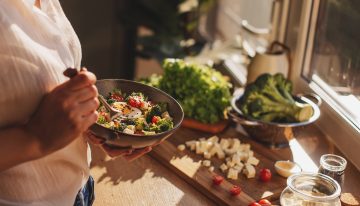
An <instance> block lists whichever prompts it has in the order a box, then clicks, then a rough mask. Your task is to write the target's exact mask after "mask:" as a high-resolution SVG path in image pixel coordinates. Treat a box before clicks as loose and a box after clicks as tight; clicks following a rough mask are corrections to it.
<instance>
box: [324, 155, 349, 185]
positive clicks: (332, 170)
mask: <svg viewBox="0 0 360 206" xmlns="http://www.w3.org/2000/svg"><path fill="white" fill-rule="evenodd" d="M346 164H347V162H346V159H345V158H343V157H340V156H338V155H334V154H325V155H322V156H321V158H320V168H319V173H321V174H324V175H327V176H330V177H332V178H333V179H334V180H336V181H337V182H338V183H339V184H340V186H341V187H342V185H343V183H344V178H345V168H346Z"/></svg>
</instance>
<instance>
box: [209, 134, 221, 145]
mask: <svg viewBox="0 0 360 206" xmlns="http://www.w3.org/2000/svg"><path fill="white" fill-rule="evenodd" d="M207 141H209V142H212V143H217V142H218V141H219V137H218V136H216V135H215V136H212V137H210V138H209V139H207Z"/></svg>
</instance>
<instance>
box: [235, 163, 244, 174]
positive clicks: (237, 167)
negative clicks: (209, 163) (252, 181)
mask: <svg viewBox="0 0 360 206" xmlns="http://www.w3.org/2000/svg"><path fill="white" fill-rule="evenodd" d="M243 167H244V165H243V164H242V165H235V166H234V167H233V169H234V170H237V171H238V172H241V170H242V169H243Z"/></svg>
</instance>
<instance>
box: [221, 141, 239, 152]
mask: <svg viewBox="0 0 360 206" xmlns="http://www.w3.org/2000/svg"><path fill="white" fill-rule="evenodd" d="M239 147H240V140H239V139H235V138H234V139H232V145H231V147H230V148H225V149H224V152H225V153H226V154H227V155H232V154H234V153H236V152H237V151H238V149H239Z"/></svg>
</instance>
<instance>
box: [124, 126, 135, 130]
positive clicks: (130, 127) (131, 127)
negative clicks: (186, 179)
mask: <svg viewBox="0 0 360 206" xmlns="http://www.w3.org/2000/svg"><path fill="white" fill-rule="evenodd" d="M126 129H129V130H133V131H135V125H128V126H126Z"/></svg>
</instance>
